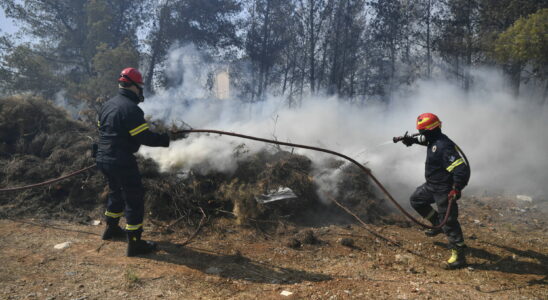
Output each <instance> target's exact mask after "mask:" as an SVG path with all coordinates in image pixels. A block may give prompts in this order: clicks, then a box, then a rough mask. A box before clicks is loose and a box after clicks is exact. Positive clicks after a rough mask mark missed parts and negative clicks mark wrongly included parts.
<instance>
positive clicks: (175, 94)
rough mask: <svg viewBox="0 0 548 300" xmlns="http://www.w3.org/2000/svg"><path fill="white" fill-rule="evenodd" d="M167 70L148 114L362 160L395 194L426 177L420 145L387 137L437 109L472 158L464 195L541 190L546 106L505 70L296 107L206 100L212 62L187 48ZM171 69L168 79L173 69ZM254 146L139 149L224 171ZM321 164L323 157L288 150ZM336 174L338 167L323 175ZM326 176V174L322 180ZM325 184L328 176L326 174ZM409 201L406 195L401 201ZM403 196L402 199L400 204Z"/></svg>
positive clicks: (224, 143) (166, 161) (207, 140)
mask: <svg viewBox="0 0 548 300" xmlns="http://www.w3.org/2000/svg"><path fill="white" fill-rule="evenodd" d="M168 65H169V68H170V70H171V71H170V72H171V74H172V75H173V76H174V75H177V76H181V77H180V78H179V79H178V80H179V82H181V84H180V85H178V86H176V87H173V88H169V89H166V90H163V91H161V92H159V93H158V94H157V95H156V96H154V97H152V98H150V99H147V100H146V101H145V103H144V104H143V105H142V108H143V110H144V111H145V114H147V115H151V116H152V117H153V119H154V118H156V119H163V120H165V121H168V122H175V123H177V121H179V120H184V121H185V122H187V123H189V124H190V125H192V126H193V127H194V128H201V129H218V130H225V131H232V132H238V133H242V134H248V135H254V136H259V137H264V138H277V139H278V140H281V141H290V142H293V143H299V144H307V145H313V146H320V147H325V148H328V149H331V150H334V151H338V152H342V153H344V154H347V155H349V156H351V157H354V158H356V159H357V160H358V161H360V162H362V163H364V164H366V165H367V166H368V167H369V168H371V169H372V171H373V173H374V174H376V175H377V176H378V178H379V179H380V180H381V181H382V182H384V183H385V184H386V185H387V187H388V188H389V190H390V191H392V192H393V193H394V194H395V195H396V196H397V197H398V198H400V199H402V198H403V197H405V199H406V198H407V196H408V195H409V194H410V193H412V191H413V189H414V187H415V186H417V185H419V184H421V183H422V182H423V181H424V160H425V155H426V153H425V148H423V147H421V146H413V147H410V148H406V147H405V146H403V145H402V144H401V143H400V144H393V143H391V142H390V141H391V139H392V137H393V136H396V135H402V134H403V133H404V132H405V131H410V132H415V130H414V122H415V119H416V117H417V116H418V115H419V114H420V113H423V112H432V113H435V114H437V115H438V116H439V117H440V119H441V120H442V122H443V131H444V133H446V134H447V135H448V136H449V137H450V138H451V139H452V140H453V141H455V142H456V143H457V144H458V145H459V146H460V147H461V148H462V149H463V151H464V152H465V153H466V155H467V156H468V159H469V161H470V163H471V166H472V178H471V181H470V185H469V188H468V189H467V191H466V192H467V193H468V194H470V193H484V192H487V193H513V194H517V193H519V194H528V195H532V196H536V197H539V196H542V197H544V196H545V195H546V194H547V192H548V188H547V187H546V182H548V160H546V159H545V158H544V153H545V152H546V149H548V147H547V146H548V134H547V133H546V131H545V130H546V129H547V128H548V109H547V107H546V105H544V106H540V105H538V104H535V103H532V101H530V100H528V99H526V98H520V99H515V98H514V97H513V96H512V94H511V92H510V91H509V90H508V89H507V88H506V82H505V81H504V80H503V79H502V76H501V75H500V74H499V73H497V72H495V71H489V70H475V71H474V77H475V78H476V82H479V83H480V84H477V85H476V86H475V87H474V88H473V89H472V90H471V91H469V92H468V93H466V92H464V91H463V90H462V89H460V88H459V87H457V86H456V84H453V83H451V82H447V81H445V80H431V81H420V82H416V83H415V85H414V86H413V87H411V88H410V90H411V91H412V92H409V91H406V92H405V93H403V92H402V93H400V94H399V95H398V93H396V99H395V100H394V101H392V102H391V103H390V104H389V105H386V104H379V103H370V104H366V105H361V106H358V105H355V104H350V103H349V102H347V101H345V99H339V98H336V97H315V96H312V97H308V98H306V99H304V100H303V101H302V105H300V106H299V107H297V108H291V109H290V108H288V107H287V105H286V103H285V102H284V99H283V98H278V97H269V98H268V99H267V100H266V101H264V102H261V103H255V104H245V103H243V102H240V101H238V99H232V100H224V101H220V100H213V99H212V97H210V96H209V92H208V90H207V89H206V88H205V86H206V83H207V78H208V77H207V74H208V72H211V70H212V69H214V66H212V65H208V64H205V63H204V62H203V61H202V60H201V59H200V54H199V53H198V52H197V51H195V50H194V48H193V47H191V46H188V47H185V48H181V49H176V50H174V51H172V53H171V56H170V59H169V61H168ZM177 76H174V77H177ZM242 143H245V149H247V150H249V151H250V152H251V153H252V152H253V151H258V150H260V149H262V148H263V147H265V146H266V145H264V144H261V143H257V142H252V141H248V140H239V139H236V138H230V137H219V136H206V135H192V136H190V137H189V138H188V139H185V140H181V141H176V142H174V143H172V146H171V147H170V148H167V149H162V148H148V147H143V148H142V150H141V154H143V155H144V156H146V157H151V158H153V159H155V160H156V161H158V162H159V164H160V166H161V167H162V168H163V169H164V170H166V169H170V168H182V169H190V168H197V169H199V170H201V171H202V172H207V171H209V170H216V171H224V172H230V171H232V170H234V168H235V167H236V158H235V157H236V156H235V155H234V149H235V147H236V146H238V145H240V144H242ZM295 151H296V152H297V153H302V154H305V155H307V156H309V157H310V158H311V159H312V160H313V161H314V162H316V165H317V166H318V167H320V168H321V166H322V165H321V162H322V160H323V159H324V158H326V157H327V156H326V155H325V154H320V153H314V152H311V151H308V150H301V149H295ZM327 178H336V173H335V174H333V173H329V174H327ZM324 179H325V178H324ZM324 181H325V184H326V185H327V184H329V182H330V180H324ZM405 201H406V200H405ZM405 201H404V202H405Z"/></svg>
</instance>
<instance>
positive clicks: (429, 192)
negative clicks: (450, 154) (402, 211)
mask: <svg viewBox="0 0 548 300" xmlns="http://www.w3.org/2000/svg"><path fill="white" fill-rule="evenodd" d="M449 191H451V188H449V189H447V190H446V191H445V190H443V189H442V190H438V189H434V188H432V187H430V186H428V184H427V183H425V184H423V185H421V186H419V187H418V188H417V189H416V190H415V192H414V193H413V195H411V198H410V202H411V206H412V207H413V208H414V209H415V210H416V211H417V212H418V213H419V214H420V215H421V216H422V217H423V218H425V219H427V220H429V221H430V222H431V223H432V224H433V225H438V224H440V223H441V222H442V221H443V218H444V217H445V213H446V212H447V207H448V201H449V200H448V198H447V195H448V194H449ZM433 203H436V206H437V207H438V211H437V212H436V210H434V208H432V205H431V204H433ZM458 216H459V207H458V205H457V202H456V201H454V202H453V205H452V206H451V213H450V215H449V218H448V219H447V223H445V225H444V226H443V227H442V230H443V232H444V233H445V235H446V236H447V239H448V240H449V246H450V247H451V248H456V247H459V246H461V245H463V243H464V237H463V235H462V229H461V227H460V223H459V221H458V220H457V218H458Z"/></svg>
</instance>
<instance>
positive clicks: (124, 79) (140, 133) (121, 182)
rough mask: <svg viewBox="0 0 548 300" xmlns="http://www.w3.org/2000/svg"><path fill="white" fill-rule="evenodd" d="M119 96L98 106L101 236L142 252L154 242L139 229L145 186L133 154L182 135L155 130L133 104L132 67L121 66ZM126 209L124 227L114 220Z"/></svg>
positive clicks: (139, 81)
mask: <svg viewBox="0 0 548 300" xmlns="http://www.w3.org/2000/svg"><path fill="white" fill-rule="evenodd" d="M118 87H119V90H118V95H117V96H115V97H113V98H111V99H110V100H108V101H106V102H105V103H104V104H103V106H102V107H101V109H100V111H99V119H98V121H97V125H98V127H99V141H98V143H97V153H96V162H97V167H98V169H99V170H100V171H101V172H102V173H103V175H104V176H105V178H106V180H107V182H108V186H109V194H108V201H107V209H106V212H105V218H106V229H105V231H104V233H103V236H102V238H103V240H112V239H125V238H127V242H128V245H127V256H135V255H139V254H146V253H150V252H152V251H154V250H155V249H156V248H157V245H156V244H155V243H154V242H151V241H145V240H142V239H141V234H142V233H143V215H144V189H143V184H142V182H141V174H140V173H139V167H138V166H137V161H136V159H135V156H134V155H133V154H134V153H135V152H137V150H139V147H140V146H141V145H146V146H150V147H168V146H169V142H170V140H175V139H179V138H183V137H184V136H182V135H180V134H174V133H171V132H170V133H169V134H168V133H162V134H159V133H154V132H152V131H150V128H149V124H148V123H147V122H146V121H145V119H144V113H143V111H142V110H141V109H140V108H139V106H138V104H139V103H140V102H143V101H144V96H143V77H142V75H141V73H140V72H139V71H138V70H137V69H134V68H126V69H124V70H122V72H121V74H120V77H119V79H118ZM124 214H125V218H126V224H127V225H126V228H125V231H124V230H123V229H122V228H121V227H120V226H119V225H118V224H119V221H120V217H122V216H123V215H124Z"/></svg>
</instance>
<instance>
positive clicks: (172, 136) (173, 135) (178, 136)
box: [167, 130, 188, 141]
mask: <svg viewBox="0 0 548 300" xmlns="http://www.w3.org/2000/svg"><path fill="white" fill-rule="evenodd" d="M167 134H168V135H169V140H170V141H176V140H182V139H186V138H187V137H188V132H184V131H180V130H179V131H168V133H167Z"/></svg>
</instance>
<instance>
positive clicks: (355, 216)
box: [327, 195, 401, 247]
mask: <svg viewBox="0 0 548 300" xmlns="http://www.w3.org/2000/svg"><path fill="white" fill-rule="evenodd" d="M327 198H329V200H331V201H333V203H335V204H337V206H339V207H340V208H342V209H343V210H344V211H346V212H347V213H348V214H349V215H351V216H353V217H354V218H355V219H356V220H358V222H360V224H361V225H362V226H363V227H364V228H365V230H367V231H368V232H369V233H371V234H372V235H374V236H375V237H378V238H380V239H383V240H384V241H386V242H389V243H391V244H393V245H395V246H398V247H401V244H400V243H399V242H398V241H395V240H393V239H391V238H388V237H385V236H383V235H381V234H380V233H378V232H375V231H374V230H373V229H371V228H369V226H367V224H366V223H365V222H364V221H363V220H362V219H361V218H360V217H358V216H357V215H356V214H354V213H353V212H352V211H351V210H350V209H348V208H346V207H345V206H344V205H342V204H340V203H339V201H337V200H335V198H333V197H331V196H330V195H327Z"/></svg>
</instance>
